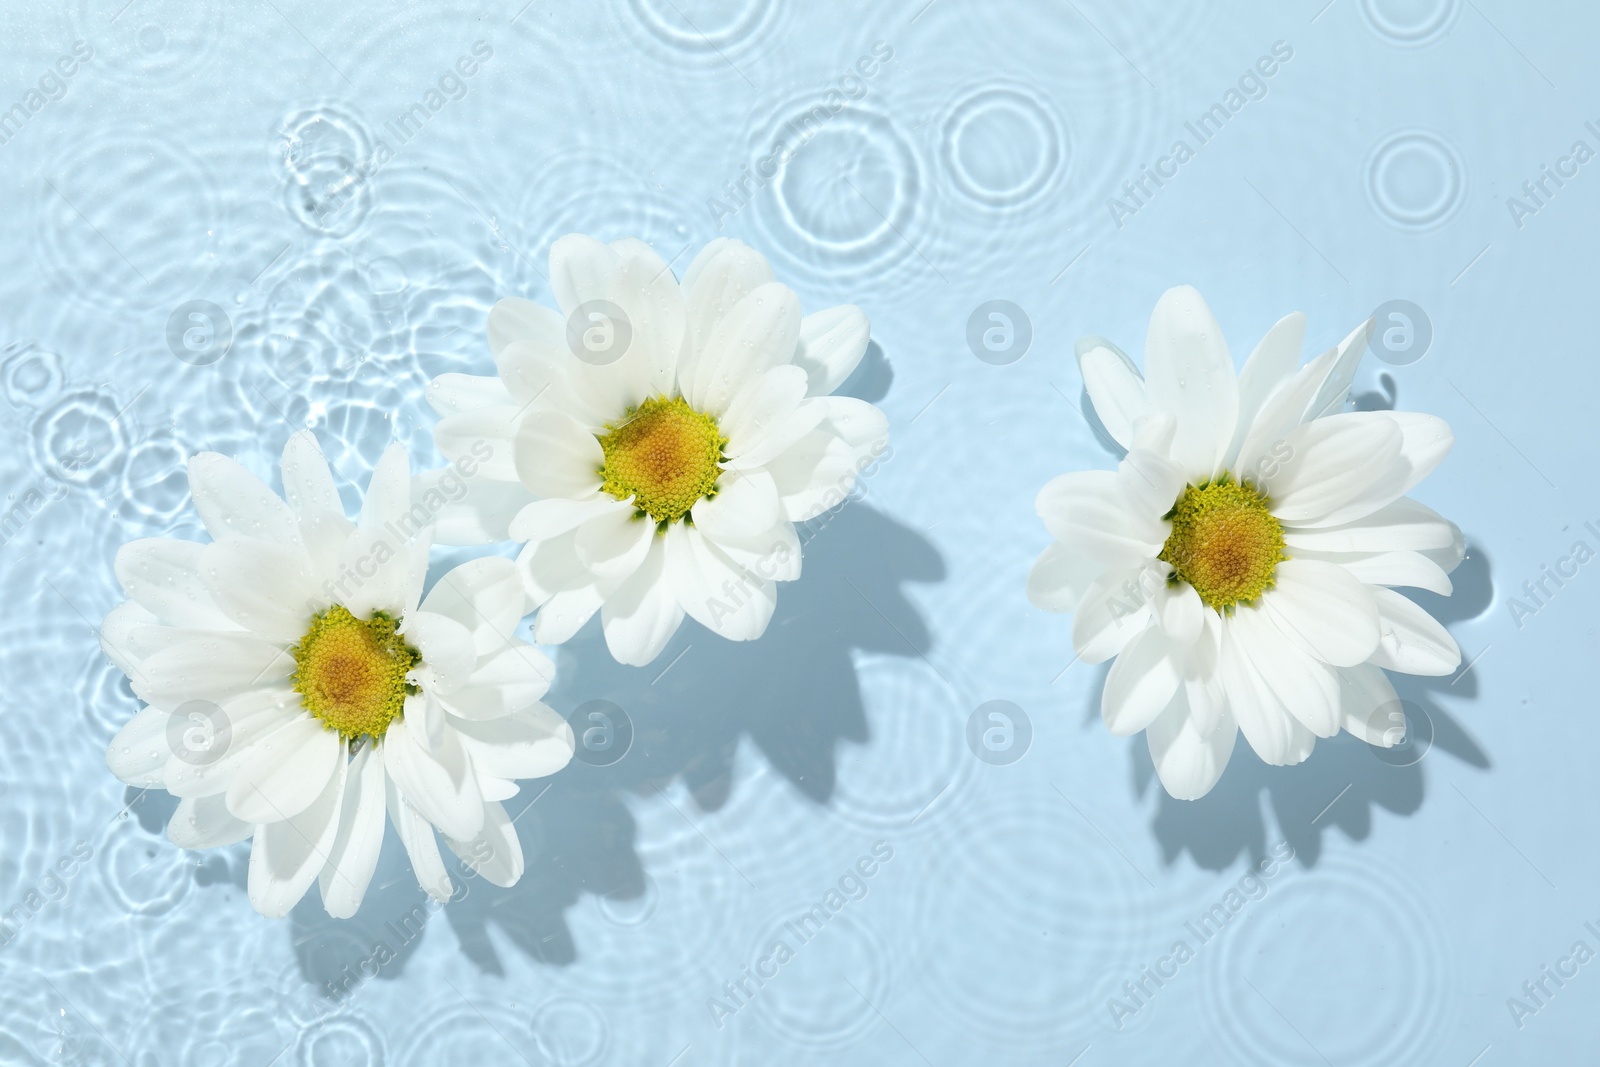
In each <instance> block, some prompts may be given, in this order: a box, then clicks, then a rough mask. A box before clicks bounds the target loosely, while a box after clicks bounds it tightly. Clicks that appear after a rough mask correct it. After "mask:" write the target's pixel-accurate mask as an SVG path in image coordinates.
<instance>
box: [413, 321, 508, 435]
mask: <svg viewBox="0 0 1600 1067" xmlns="http://www.w3.org/2000/svg"><path fill="white" fill-rule="evenodd" d="M489 314H490V316H491V321H492V317H493V315H494V312H492V311H491V312H490V313H489ZM491 343H492V342H491ZM426 396H427V400H428V406H429V407H431V408H433V410H434V411H436V412H438V413H439V414H440V415H460V414H463V413H465V412H470V411H476V410H477V409H478V408H489V407H506V406H511V405H513V404H514V403H515V401H514V400H513V398H512V396H511V391H510V390H509V389H507V388H506V387H505V383H503V382H501V381H500V379H499V378H498V377H496V376H494V375H478V374H460V373H457V372H455V371H450V372H447V373H445V374H441V375H439V376H438V377H437V378H435V379H433V381H431V382H429V383H428V388H427V393H426Z"/></svg>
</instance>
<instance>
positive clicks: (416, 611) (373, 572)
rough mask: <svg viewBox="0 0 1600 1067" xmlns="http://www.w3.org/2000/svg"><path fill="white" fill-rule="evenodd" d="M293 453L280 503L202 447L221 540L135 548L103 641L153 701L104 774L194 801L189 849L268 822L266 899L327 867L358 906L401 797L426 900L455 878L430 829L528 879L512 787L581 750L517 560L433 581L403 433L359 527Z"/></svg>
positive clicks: (307, 454) (201, 499)
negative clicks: (520, 628) (546, 701)
mask: <svg viewBox="0 0 1600 1067" xmlns="http://www.w3.org/2000/svg"><path fill="white" fill-rule="evenodd" d="M282 471H283V486H284V494H285V496H286V497H287V501H285V500H284V499H280V498H279V497H278V496H277V495H276V494H274V493H273V492H272V491H271V490H270V489H269V488H267V486H266V485H264V484H262V482H261V481H260V480H259V479H257V478H256V477H255V476H254V475H253V474H251V473H250V472H249V471H247V470H246V469H245V468H244V467H242V466H240V465H239V464H238V463H236V462H234V461H233V460H231V459H228V458H226V457H224V456H220V455H217V454H216V453H202V454H201V455H198V456H196V457H195V458H194V459H192V460H191V461H190V463H189V490H190V494H191V495H192V497H193V499H194V504H195V509H196V510H197V511H198V512H199V514H200V518H201V521H202V522H204V523H205V526H206V529H207V530H208V531H209V532H210V534H211V536H212V541H211V543H210V544H199V543H196V542H192V541H181V540H172V539H160V538H152V539H148V540H142V541H134V542H131V543H129V544H127V545H124V546H123V548H122V550H121V551H120V552H118V554H117V561H116V571H117V578H118V580H119V581H120V582H121V583H122V587H123V590H124V591H125V592H126V593H127V595H128V598H129V599H128V600H127V601H125V602H124V603H122V604H121V605H119V606H118V607H116V608H115V609H113V610H112V612H111V613H110V614H109V615H108V616H107V617H106V620H105V624H104V626H103V627H102V629H101V645H102V647H103V648H104V649H105V652H106V654H107V655H108V656H110V657H111V659H112V661H113V662H115V663H116V664H117V665H118V666H119V667H121V668H122V669H123V670H124V671H126V672H127V674H128V677H129V679H130V680H131V682H132V685H133V691H134V693H135V694H137V695H138V696H139V698H140V699H141V700H143V701H145V702H146V703H147V705H148V706H147V707H145V708H144V709H143V710H141V711H140V712H139V713H138V714H137V715H135V716H134V718H133V719H132V720H131V721H130V722H129V723H128V725H127V726H126V727H124V728H123V729H122V731H121V732H120V733H119V734H118V735H117V737H116V739H115V740H114V741H112V743H111V748H110V750H109V752H108V753H107V757H106V759H107V762H108V763H109V765H110V767H111V770H112V771H113V772H114V773H115V774H116V775H117V777H118V778H120V779H122V780H123V781H124V782H126V783H127V784H129V785H132V786H136V787H140V788H159V789H165V790H167V791H168V792H169V793H172V794H173V795H174V796H177V797H179V798H181V799H180V802H179V804H178V809H177V811H176V812H175V813H174V814H173V816H172V820H171V822H170V823H169V824H168V827H167V834H168V836H169V837H170V838H171V839H172V841H173V842H174V843H175V844H177V845H179V846H181V847H183V848H190V849H203V848H215V847H218V846H221V845H227V844H232V843H233V842H236V841H241V840H244V839H245V838H251V848H250V871H249V896H250V902H251V904H252V905H254V907H255V909H256V910H257V911H259V912H260V913H261V914H263V915H267V916H272V917H279V916H282V915H284V914H286V913H287V912H288V911H289V909H290V908H292V907H293V906H294V905H295V904H296V903H297V902H298V901H299V900H300V899H301V898H302V897H303V896H304V895H305V893H306V891H307V890H308V889H309V888H310V887H311V884H312V883H313V882H318V883H319V885H320V888H321V893H322V901H323V905H324V906H325V907H326V908H327V910H328V912H329V914H331V915H334V916H337V917H346V916H350V915H353V914H355V912H356V909H357V908H358V907H359V906H360V904H361V899H362V897H363V895H364V894H365V893H366V889H367V885H368V883H369V882H370V881H371V879H372V874H373V871H374V869H375V868H376V866H377V862H378V853H379V847H380V845H381V844H382V842H383V836H384V826H385V816H386V815H387V819H388V820H389V821H392V822H393V823H394V826H395V829H396V831H397V832H398V834H399V837H400V840H401V842H402V843H403V844H404V846H405V849H406V852H407V854H408V855H409V857H410V859H411V864H412V866H413V868H414V869H415V871H416V874H417V879H418V881H419V882H420V883H421V885H422V888H423V889H425V890H426V891H427V892H428V894H429V895H430V896H432V897H433V898H435V899H437V900H445V899H448V898H449V897H450V895H451V893H452V891H453V886H452V884H451V880H450V876H449V874H448V872H447V871H446V869H445V865H444V861H443V859H442V857H441V854H440V851H439V845H438V841H437V839H436V837H435V830H437V831H438V832H439V833H440V834H442V835H443V836H444V839H445V843H446V844H447V845H448V846H449V848H450V849H451V850H452V851H453V852H455V853H456V854H457V855H459V856H460V857H462V859H464V860H465V861H466V862H467V863H468V864H469V865H471V866H472V867H473V868H474V869H475V870H476V872H477V873H478V874H481V875H482V876H483V877H485V878H486V879H488V880H489V881H490V882H492V883H494V884H496V885H501V886H505V885H510V884H512V883H514V882H515V881H516V880H517V879H518V878H519V877H521V875H522V868H523V858H522V849H521V846H520V844H519V843H518V840H517V835H516V832H515V830H514V828H513V827H512V825H511V822H510V820H509V818H508V817H507V815H506V812H505V809H504V808H503V807H502V805H501V803H500V802H501V801H503V800H506V799H508V798H509V797H511V796H513V795H515V793H516V791H517V786H516V785H515V784H514V780H515V779H518V778H535V777H540V776H542V775H547V774H552V773H554V772H555V771H557V770H559V769H560V768H561V767H563V766H565V765H566V763H567V761H568V759H569V758H570V757H571V755H572V751H573V737H572V730H571V728H570V727H569V726H568V725H567V724H566V723H565V722H563V721H562V719H561V718H560V717H559V716H558V715H556V714H555V712H553V711H551V710H550V709H549V708H547V707H545V706H544V705H543V704H541V703H540V702H539V698H540V697H541V696H542V695H543V694H544V692H545V690H546V689H547V688H548V686H549V682H550V678H551V676H552V673H553V671H552V667H551V664H550V661H549V660H548V659H546V658H545V656H544V655H542V654H541V653H540V652H539V651H538V650H537V649H535V648H533V647H532V646H531V645H528V644H527V643H525V642H523V641H520V640H518V639H516V638H514V637H512V636H511V634H512V631H513V630H514V629H515V628H516V626H517V624H518V622H519V621H520V619H521V618H522V616H523V614H524V612H525V610H526V607H527V603H526V594H525V593H524V591H523V588H522V583H521V580H520V579H519V577H518V576H517V573H516V570H515V567H514V566H513V564H512V563H511V561H510V560H506V559H499V558H486V559H478V560H473V561H472V562H470V563H466V564H463V565H462V566H460V567H457V568H455V569H454V570H452V571H450V572H449V573H447V574H445V575H444V576H443V577H442V578H440V579H439V581H438V583H437V584H435V586H434V587H433V589H432V590H431V591H430V592H429V593H428V595H427V597H425V598H424V597H423V596H422V587H423V579H424V576H425V574H426V571H427V567H428V548H429V545H430V543H431V534H432V526H431V521H432V516H431V514H430V513H429V511H428V509H427V508H426V507H424V506H422V505H420V504H417V505H413V503H412V500H411V495H410V489H411V484H410V472H409V469H408V464H407V461H406V455H405V452H404V450H403V449H402V448H401V447H400V446H399V445H393V446H391V447H390V449H389V450H388V451H387V452H385V453H384V455H383V457H382V458H381V459H380V460H379V462H378V465H377V468H376V469H375V470H374V471H373V474H372V480H371V484H370V485H369V487H368V491H367V496H366V500H365V502H364V504H363V506H362V509H361V515H360V520H359V521H358V522H354V523H352V522H351V521H350V520H349V519H348V518H346V516H345V512H344V508H343V506H342V505H341V504H340V500H339V494H338V490H337V489H336V488H335V486H334V482H333V476H332V474H331V473H330V472H329V469H328V464H327V461H326V460H325V459H324V458H323V455H322V452H321V450H320V449H319V448H318V446H317V443H316V440H315V438H313V437H312V436H311V434H309V433H307V432H304V431H302V432H301V433H298V434H296V435H295V436H293V437H291V438H290V439H289V443H288V445H287V446H286V447H285V448H284V451H283V462H282Z"/></svg>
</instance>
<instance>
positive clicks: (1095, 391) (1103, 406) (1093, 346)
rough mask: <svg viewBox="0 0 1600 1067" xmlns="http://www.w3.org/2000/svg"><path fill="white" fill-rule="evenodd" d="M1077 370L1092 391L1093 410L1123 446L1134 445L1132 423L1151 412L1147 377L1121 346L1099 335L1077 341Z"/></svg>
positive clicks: (1114, 438)
mask: <svg viewBox="0 0 1600 1067" xmlns="http://www.w3.org/2000/svg"><path fill="white" fill-rule="evenodd" d="M1077 355H1078V371H1079V373H1081V374H1082V375H1083V387H1084V388H1085V389H1086V390H1088V392H1089V401H1090V402H1091V403H1092V404H1094V413H1095V414H1096V415H1098V416H1100V422H1101V425H1103V426H1105V428H1106V432H1107V433H1109V434H1110V435H1111V438H1112V440H1114V441H1116V442H1117V444H1119V445H1121V446H1122V447H1123V448H1131V447H1132V445H1133V424H1134V423H1135V422H1136V421H1137V420H1138V419H1139V418H1141V417H1142V416H1144V415H1147V414H1149V412H1150V400H1149V398H1148V397H1147V396H1146V391H1145V383H1144V379H1143V378H1142V377H1140V375H1139V372H1138V370H1137V369H1135V367H1134V365H1133V361H1132V360H1131V359H1129V358H1128V357H1127V356H1126V355H1124V354H1123V352H1122V349H1120V348H1118V347H1117V346H1116V345H1114V344H1112V343H1111V342H1110V341H1103V340H1101V339H1100V338H1098V337H1085V338H1082V339H1080V340H1079V341H1078V344H1077Z"/></svg>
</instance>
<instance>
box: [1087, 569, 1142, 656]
mask: <svg viewBox="0 0 1600 1067" xmlns="http://www.w3.org/2000/svg"><path fill="white" fill-rule="evenodd" d="M1144 575H1145V571H1144V570H1143V569H1142V568H1129V569H1126V570H1111V571H1107V572H1106V573H1104V574H1102V575H1101V576H1100V577H1098V578H1096V579H1095V580H1094V581H1093V582H1092V583H1091V584H1090V586H1089V589H1088V591H1087V592H1086V593H1084V595H1083V601H1082V602H1081V603H1080V604H1079V605H1078V609H1077V611H1076V612H1075V613H1074V614H1073V616H1072V646H1073V648H1075V649H1076V650H1077V652H1078V658H1079V659H1081V660H1082V661H1083V662H1085V663H1104V662H1105V661H1106V660H1108V659H1110V658H1111V657H1112V656H1115V655H1117V654H1118V653H1120V652H1121V651H1122V650H1123V648H1125V647H1126V646H1127V644H1128V642H1129V641H1132V640H1133V639H1134V638H1135V637H1137V636H1138V635H1139V634H1140V633H1142V632H1143V631H1144V629H1145V627H1147V626H1150V625H1151V624H1152V623H1153V622H1154V619H1155V616H1154V614H1153V612H1152V611H1151V607H1150V597H1149V596H1148V595H1147V594H1146V593H1144V592H1143V591H1142V588H1141V586H1140V581H1141V579H1142V578H1143V577H1144Z"/></svg>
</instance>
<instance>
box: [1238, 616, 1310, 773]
mask: <svg viewBox="0 0 1600 1067" xmlns="http://www.w3.org/2000/svg"><path fill="white" fill-rule="evenodd" d="M1253 610H1255V609H1252V608H1240V609H1239V611H1237V612H1235V614H1234V617H1233V618H1231V619H1225V620H1224V621H1223V627H1222V648H1221V656H1220V659H1219V661H1218V670H1219V672H1220V675H1221V678H1222V685H1223V688H1224V689H1225V690H1226V692H1227V694H1228V708H1229V710H1230V711H1231V712H1232V715H1233V718H1234V719H1235V720H1236V721H1237V722H1238V724H1239V730H1240V732H1242V733H1243V734H1244V739H1245V740H1246V741H1247V742H1249V744H1250V747H1251V748H1253V749H1255V751H1256V755H1258V756H1260V757H1261V759H1262V760H1263V761H1264V762H1266V763H1269V764H1272V765H1273V766H1283V765H1285V764H1289V763H1293V762H1295V760H1294V752H1293V750H1294V727H1295V726H1297V725H1298V723H1296V722H1295V720H1294V717H1293V716H1292V715H1290V714H1289V709H1287V708H1285V707H1284V706H1283V702H1282V701H1280V700H1279V699H1278V696H1277V694H1276V693H1274V692H1273V691H1272V688H1271V687H1270V686H1268V685H1267V684H1266V680H1265V679H1263V678H1262V677H1261V676H1260V674H1259V673H1258V672H1257V670H1256V667H1255V663H1254V661H1253V659H1252V657H1251V655H1250V654H1249V652H1248V651H1247V650H1246V648H1245V645H1246V643H1247V641H1248V638H1247V637H1246V636H1245V635H1244V634H1242V633H1241V632H1240V630H1239V628H1238V627H1237V626H1236V625H1235V623H1236V622H1237V619H1238V616H1239V615H1240V614H1242V613H1244V612H1247V611H1253ZM1301 729H1304V727H1301Z"/></svg>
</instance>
